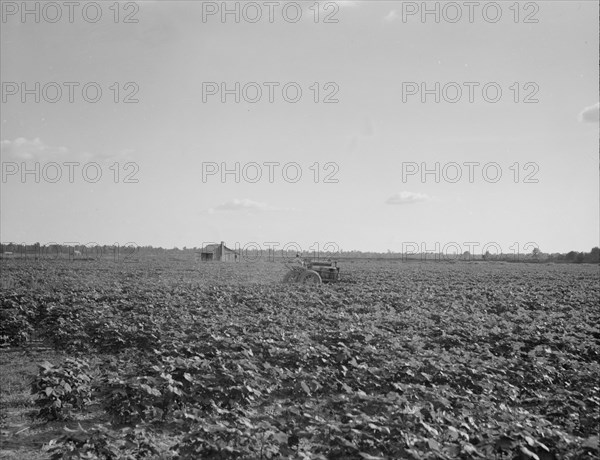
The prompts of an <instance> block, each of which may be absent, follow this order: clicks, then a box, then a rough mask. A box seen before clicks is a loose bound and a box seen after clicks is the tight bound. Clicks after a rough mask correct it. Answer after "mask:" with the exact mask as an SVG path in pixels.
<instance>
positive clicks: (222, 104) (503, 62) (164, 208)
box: [0, 0, 600, 254]
mask: <svg viewBox="0 0 600 460" xmlns="http://www.w3.org/2000/svg"><path fill="white" fill-rule="evenodd" d="M91 3H93V2H81V4H80V6H78V7H77V8H76V9H74V10H71V11H70V10H69V8H70V7H69V6H68V5H67V4H65V2H54V3H53V5H49V6H48V5H47V4H45V3H42V2H26V3H25V5H26V8H28V9H29V10H30V11H32V12H30V13H27V12H25V14H24V15H23V13H24V11H22V9H23V5H24V4H22V3H21V2H7V1H4V0H2V2H1V6H2V22H1V23H0V27H1V35H0V36H1V61H0V64H1V65H0V67H1V70H0V77H1V81H2V105H1V148H2V150H1V160H2V182H1V184H0V186H1V192H2V193H1V202H0V205H1V208H0V214H1V216H0V217H1V224H0V233H1V235H0V239H1V240H2V242H4V243H6V242H15V243H33V242H40V243H41V244H47V243H50V242H58V243H67V242H74V243H75V242H76V243H79V244H87V243H91V242H94V243H98V244H113V243H117V244H120V245H125V244H127V243H134V244H137V245H140V246H145V245H153V246H162V247H180V248H181V247H184V246H186V247H201V246H202V245H203V243H207V242H219V241H225V242H226V244H227V245H228V246H230V247H235V246H240V247H249V246H248V245H252V244H254V245H258V246H259V247H263V248H264V247H268V246H271V247H273V246H274V247H276V248H282V247H284V246H285V245H288V244H293V243H295V244H297V245H298V246H299V247H300V248H302V249H303V250H306V251H308V250H309V249H310V250H314V248H315V247H318V248H321V249H322V248H324V247H325V245H327V244H328V243H329V248H337V249H339V250H343V251H349V250H363V251H381V252H385V251H393V252H399V251H403V250H406V249H407V248H414V244H416V245H417V246H418V247H419V248H424V249H425V250H434V249H435V248H437V247H439V248H440V249H443V248H458V249H457V250H459V251H460V252H462V251H465V250H469V249H471V251H470V252H472V253H474V254H475V253H479V252H481V251H482V248H483V247H485V246H486V245H490V244H493V245H495V246H494V247H495V248H500V250H501V252H504V253H509V252H515V250H518V251H519V252H521V253H522V252H531V249H532V248H533V247H534V246H535V247H538V248H540V249H541V250H542V252H567V251H570V250H577V251H589V250H590V249H591V248H592V247H593V246H598V244H599V241H598V240H599V234H600V231H599V230H600V229H599V220H600V216H599V212H600V211H599V209H600V204H599V180H598V177H599V169H598V167H599V158H598V141H599V122H598V100H599V94H598V81H599V75H598V48H599V39H598V37H599V34H598V2H595V1H569V2H566V1H565V2H561V1H538V2H529V3H527V4H526V2H521V3H520V4H517V5H518V8H515V6H514V4H513V2H499V3H495V4H492V3H493V2H480V6H478V7H477V8H475V9H473V10H471V11H469V6H468V5H466V4H465V2H453V4H452V5H450V6H448V4H447V3H443V2H427V3H426V4H425V8H426V9H427V10H428V11H429V13H427V11H425V12H424V11H423V9H422V6H423V5H422V2H400V1H346V2H313V1H305V2H273V3H272V4H270V5H271V6H269V4H266V3H265V2H250V3H251V4H245V3H243V2H227V3H224V2H191V1H185V2H184V1H168V2H167V1H144V2H120V3H114V2H104V3H103V2H100V3H96V4H91ZM436 8H437V10H438V12H439V15H438V17H437V18H436V13H435V11H436ZM36 9H37V13H36ZM236 9H237V11H238V13H237V18H236ZM227 11H229V13H227ZM224 12H225V13H226V14H225V15H223V13H224ZM59 13H60V14H59ZM423 13H425V14H423ZM459 13H460V15H459ZM100 14H101V16H100ZM36 15H37V16H36ZM236 19H237V22H236ZM36 21H37V22H36ZM436 88H437V89H436ZM36 98H37V101H36ZM236 98H237V99H238V100H237V101H236ZM436 99H437V100H436ZM411 245H412V246H411ZM311 248H312V249H311ZM451 251H454V249H451Z"/></svg>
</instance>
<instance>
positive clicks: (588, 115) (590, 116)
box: [579, 102, 600, 123]
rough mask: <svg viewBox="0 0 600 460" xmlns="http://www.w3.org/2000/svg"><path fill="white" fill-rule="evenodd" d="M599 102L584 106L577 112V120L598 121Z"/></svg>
mask: <svg viewBox="0 0 600 460" xmlns="http://www.w3.org/2000/svg"><path fill="white" fill-rule="evenodd" d="M599 113H600V102H596V103H595V104H594V105H591V106H589V107H586V108H585V109H583V110H582V111H581V113H580V114H579V121H580V122H582V123H598V121H599V120H600V116H599Z"/></svg>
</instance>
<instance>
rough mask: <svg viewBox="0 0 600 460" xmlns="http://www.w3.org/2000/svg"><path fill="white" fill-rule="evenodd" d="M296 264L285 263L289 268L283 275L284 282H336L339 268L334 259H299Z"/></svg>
mask: <svg viewBox="0 0 600 460" xmlns="http://www.w3.org/2000/svg"><path fill="white" fill-rule="evenodd" d="M299 262H300V263H299V264H297V265H287V267H288V268H289V269H290V270H289V271H288V272H287V273H286V274H285V276H284V277H283V282H284V283H311V284H321V283H336V282H337V281H339V277H340V269H339V267H338V266H337V262H335V261H333V262H332V261H331V260H328V261H320V260H309V259H305V260H300V261H299Z"/></svg>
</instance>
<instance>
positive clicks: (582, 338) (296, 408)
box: [0, 256, 600, 460]
mask: <svg viewBox="0 0 600 460" xmlns="http://www.w3.org/2000/svg"><path fill="white" fill-rule="evenodd" d="M1 263H2V267H1V268H2V274H1V278H0V282H1V286H2V293H1V310H0V315H1V316H0V336H2V338H1V339H0V341H1V342H2V344H3V349H2V350H1V351H0V364H1V366H2V369H1V376H0V384H1V390H2V396H1V400H0V404H1V407H0V414H1V415H0V416H1V420H0V421H1V429H2V448H1V451H0V457H4V458H14V459H42V458H131V459H133V458H190V459H196V458H219V459H225V458H227V459H228V458H248V459H259V458H304V459H313V458H314V459H388V458H389V459H405V458H406V459H450V458H461V459H468V458H479V459H482V458H485V459H492V458H497V459H501V458H503V459H541V460H548V459H584V458H585V459H591V458H599V457H598V450H597V448H598V426H599V423H600V417H599V408H600V398H599V394H598V389H599V385H600V384H599V383H598V382H600V364H599V358H600V351H599V350H600V347H599V345H600V332H599V329H598V327H599V325H600V307H599V299H600V286H599V278H598V266H593V265H546V264H516V263H515V264H510V263H469V262H463V263H436V262H428V263H425V262H401V261H382V260H355V261H351V260H342V261H340V266H341V275H342V281H341V282H340V283H338V284H335V285H320V286H312V285H297V284H296V285H285V284H282V283H281V282H280V280H281V279H282V277H283V274H284V273H285V267H284V266H283V264H282V263H279V262H266V261H265V262H261V263H254V264H252V263H237V264H221V263H204V264H202V263H198V262H196V261H195V260H193V259H191V258H185V257H181V258H173V257H169V256H165V257H155V258H152V257H147V258H144V259H142V260H140V261H137V262H135V261H133V262H130V263H115V262H112V261H107V260H106V261H103V260H100V261H84V260H79V261H77V260H76V261H60V260H46V261H32V260H30V261H27V260H18V259H15V260H2V261H1Z"/></svg>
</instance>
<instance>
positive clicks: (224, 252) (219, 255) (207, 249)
mask: <svg viewBox="0 0 600 460" xmlns="http://www.w3.org/2000/svg"><path fill="white" fill-rule="evenodd" d="M198 253H199V254H200V260H201V261H202V262H208V261H219V262H237V260H238V257H239V254H238V253H237V252H236V251H234V250H233V249H229V248H228V247H227V246H225V242H224V241H221V244H207V245H206V246H204V247H203V248H202V249H200V251H199V252H198Z"/></svg>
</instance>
